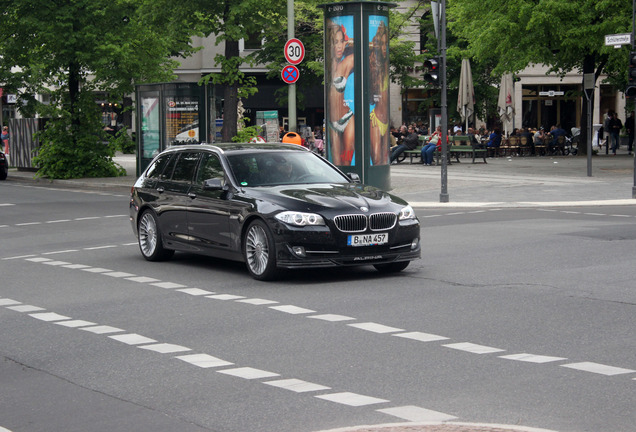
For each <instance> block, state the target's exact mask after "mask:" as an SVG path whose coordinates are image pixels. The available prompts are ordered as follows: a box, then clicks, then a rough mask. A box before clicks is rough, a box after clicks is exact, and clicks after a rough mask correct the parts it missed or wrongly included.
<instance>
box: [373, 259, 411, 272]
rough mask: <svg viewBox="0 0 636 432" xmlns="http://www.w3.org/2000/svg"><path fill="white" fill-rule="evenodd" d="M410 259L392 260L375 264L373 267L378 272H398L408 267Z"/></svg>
mask: <svg viewBox="0 0 636 432" xmlns="http://www.w3.org/2000/svg"><path fill="white" fill-rule="evenodd" d="M409 263H410V261H400V262H392V263H389V264H375V265H374V266H373V267H375V269H376V270H377V271H379V272H380V273H398V272H401V271H402V270H404V269H405V268H407V267H408V265H409Z"/></svg>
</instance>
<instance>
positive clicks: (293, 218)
mask: <svg viewBox="0 0 636 432" xmlns="http://www.w3.org/2000/svg"><path fill="white" fill-rule="evenodd" d="M274 217H275V218H276V219H278V220H279V221H281V222H285V223H286V224H289V225H296V226H306V225H324V224H325V220H324V219H323V218H322V216H320V215H317V214H315V213H302V212H293V211H285V212H282V213H278V214H277V215H276V216H274Z"/></svg>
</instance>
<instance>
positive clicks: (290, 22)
mask: <svg viewBox="0 0 636 432" xmlns="http://www.w3.org/2000/svg"><path fill="white" fill-rule="evenodd" d="M295 20H296V18H295V17H294V0H287V39H292V38H293V37H294V24H295ZM288 87H289V93H288V94H287V110H288V111H289V113H288V114H287V118H288V122H289V124H288V127H287V129H288V132H298V125H297V124H296V84H295V83H293V84H290V85H289V86H288Z"/></svg>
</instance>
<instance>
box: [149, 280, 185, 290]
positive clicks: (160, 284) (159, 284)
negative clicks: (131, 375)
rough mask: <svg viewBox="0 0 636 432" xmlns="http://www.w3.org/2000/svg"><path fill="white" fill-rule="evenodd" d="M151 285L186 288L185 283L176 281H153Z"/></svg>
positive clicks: (165, 287) (166, 287)
mask: <svg viewBox="0 0 636 432" xmlns="http://www.w3.org/2000/svg"><path fill="white" fill-rule="evenodd" d="M150 285H152V286H156V287H159V288H164V289H174V288H185V287H186V286H185V285H181V284H178V283H174V282H157V283H151V284H150Z"/></svg>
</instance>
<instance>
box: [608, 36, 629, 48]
mask: <svg viewBox="0 0 636 432" xmlns="http://www.w3.org/2000/svg"><path fill="white" fill-rule="evenodd" d="M630 43H632V34H631V33H621V34H613V35H605V46H614V48H619V47H620V46H621V45H627V44H630Z"/></svg>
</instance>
